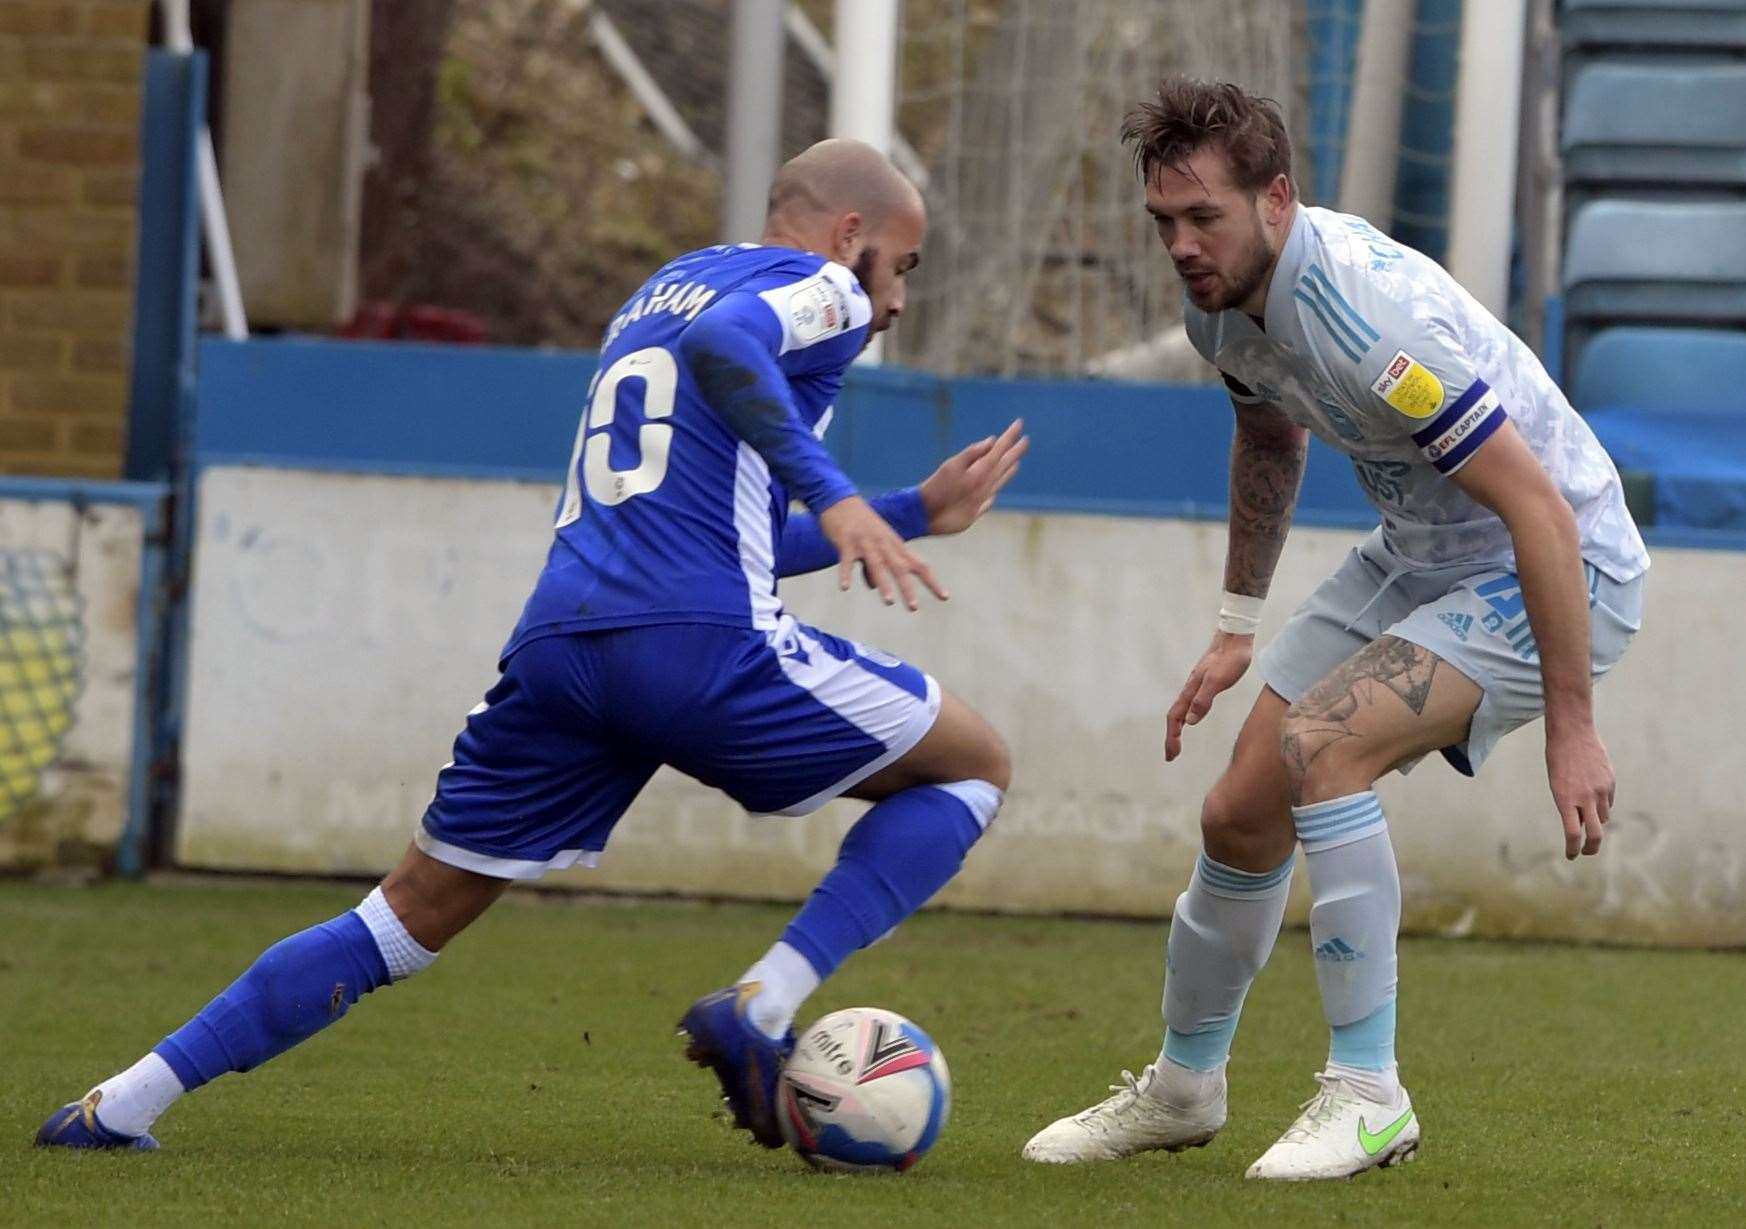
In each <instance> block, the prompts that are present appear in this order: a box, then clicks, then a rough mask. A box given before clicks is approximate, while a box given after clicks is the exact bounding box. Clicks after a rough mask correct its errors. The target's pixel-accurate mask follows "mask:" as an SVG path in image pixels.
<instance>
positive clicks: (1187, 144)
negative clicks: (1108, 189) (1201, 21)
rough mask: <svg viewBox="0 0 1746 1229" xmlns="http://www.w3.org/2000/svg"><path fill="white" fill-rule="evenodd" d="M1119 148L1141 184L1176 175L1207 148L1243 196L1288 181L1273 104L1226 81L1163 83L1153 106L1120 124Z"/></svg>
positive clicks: (1287, 141) (1287, 142)
mask: <svg viewBox="0 0 1746 1229" xmlns="http://www.w3.org/2000/svg"><path fill="white" fill-rule="evenodd" d="M1122 143H1123V144H1130V143H1131V144H1132V145H1133V147H1134V170H1136V171H1137V172H1139V176H1140V179H1141V181H1142V182H1145V181H1149V180H1150V179H1151V178H1152V176H1153V175H1156V174H1157V173H1158V172H1159V171H1160V170H1163V169H1165V168H1174V169H1176V170H1182V169H1183V168H1184V164H1185V163H1186V162H1187V161H1188V159H1189V158H1191V157H1192V156H1193V155H1195V154H1197V153H1199V152H1200V150H1201V149H1203V148H1204V147H1206V146H1208V145H1216V146H1218V147H1219V148H1220V149H1221V150H1223V151H1224V154H1225V156H1226V157H1227V158H1228V159H1229V160H1230V164H1231V178H1232V180H1233V181H1234V182H1235V184H1236V186H1237V187H1239V188H1242V189H1243V190H1244V191H1247V192H1259V191H1261V190H1262V189H1263V188H1265V187H1266V186H1267V185H1268V184H1270V183H1272V182H1273V179H1274V176H1276V175H1284V176H1285V178H1286V179H1287V180H1288V181H1289V180H1290V179H1291V137H1290V136H1289V135H1287V133H1286V131H1285V120H1284V119H1283V118H1282V117H1281V116H1280V114H1279V104H1278V103H1276V102H1274V101H1273V100H1272V99H1271V98H1258V97H1256V96H1255V95H1253V94H1249V93H1247V92H1245V91H1244V89H1243V87H1242V86H1240V85H1234V84H1232V83H1231V82H1229V81H1197V80H1195V79H1194V78H1192V77H1166V78H1164V80H1163V81H1162V82H1160V83H1159V85H1158V99H1157V101H1156V102H1143V103H1141V104H1140V105H1139V106H1137V107H1135V108H1134V109H1133V110H1132V111H1130V112H1128V115H1127V118H1126V119H1124V120H1123V121H1122ZM1296 192H1297V187H1296V184H1295V183H1294V184H1293V185H1292V193H1293V195H1296Z"/></svg>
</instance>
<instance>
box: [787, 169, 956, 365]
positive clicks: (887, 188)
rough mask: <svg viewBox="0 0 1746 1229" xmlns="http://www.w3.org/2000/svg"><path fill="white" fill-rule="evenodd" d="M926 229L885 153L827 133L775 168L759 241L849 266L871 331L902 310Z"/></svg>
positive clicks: (923, 213) (916, 195)
mask: <svg viewBox="0 0 1746 1229" xmlns="http://www.w3.org/2000/svg"><path fill="white" fill-rule="evenodd" d="M927 230H928V210H927V205H926V204H925V203H924V202H923V201H922V195H921V193H920V192H918V191H916V187H915V185H914V184H912V183H910V182H909V180H907V179H905V178H904V176H903V173H902V172H901V171H899V170H898V169H897V168H896V167H895V166H893V165H892V164H891V159H890V158H887V157H886V156H885V155H884V154H882V153H880V152H879V151H878V150H876V149H874V148H873V147H872V146H871V145H868V144H866V143H865V142H863V141H852V140H849V139H847V138H843V137H835V138H832V139H831V140H828V141H820V142H819V143H818V144H817V145H814V146H812V147H811V148H810V149H807V150H804V151H802V152H801V153H799V154H797V155H796V156H794V157H793V158H790V159H789V160H788V161H787V162H786V163H784V164H783V166H782V169H781V170H780V171H778V172H776V182H774V183H772V184H771V185H770V209H769V212H768V213H767V214H766V215H765V217H764V238H763V241H764V242H765V243H768V244H779V245H781V246H784V247H792V248H798V249H800V250H801V251H803V252H814V253H816V254H818V255H820V256H824V257H827V258H828V259H830V260H834V261H836V262H837V263H838V264H840V265H843V266H844V267H845V268H847V269H848V270H849V271H850V272H852V273H853V274H854V275H855V278H856V280H857V281H859V282H860V283H861V288H862V289H863V290H865V291H866V292H867V300H868V302H869V303H870V304H871V306H872V308H873V320H872V326H871V329H870V332H869V336H871V335H872V334H873V333H879V332H882V331H884V330H885V329H887V328H889V327H891V322H892V321H893V320H895V319H896V318H897V317H898V316H899V315H900V314H901V313H902V312H903V305H904V299H905V291H904V284H903V279H904V277H905V276H906V275H907V274H908V273H909V272H910V271H911V270H913V269H914V268H915V267H916V264H917V263H918V262H919V261H920V260H921V245H922V240H923V238H924V237H925V236H926V235H927Z"/></svg>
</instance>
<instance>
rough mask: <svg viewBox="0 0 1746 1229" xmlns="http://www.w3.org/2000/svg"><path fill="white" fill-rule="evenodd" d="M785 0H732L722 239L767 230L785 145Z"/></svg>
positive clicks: (748, 238)
mask: <svg viewBox="0 0 1746 1229" xmlns="http://www.w3.org/2000/svg"><path fill="white" fill-rule="evenodd" d="M782 4H783V0H734V4H733V17H732V22H731V26H732V36H731V38H730V39H729V50H728V97H727V137H726V140H725V142H724V143H725V144H726V146H727V149H726V151H725V153H726V155H727V156H726V157H725V158H724V159H723V171H724V182H723V184H722V211H721V214H722V227H721V229H722V234H721V237H722V241H723V242H724V243H746V242H750V241H753V240H756V239H757V238H758V236H760V235H762V234H763V233H764V209H765V203H766V201H767V200H768V198H769V194H770V181H771V180H772V179H774V178H776V163H777V161H778V157H779V154H780V151H781V146H782V68H783V50H784V47H783V34H782Z"/></svg>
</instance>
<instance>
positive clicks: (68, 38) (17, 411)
mask: <svg viewBox="0 0 1746 1229" xmlns="http://www.w3.org/2000/svg"><path fill="white" fill-rule="evenodd" d="M147 12H148V5H147V3H146V0H5V3H0V471H3V472H6V473H12V474H61V475H76V476H82V477H98V478H101V477H114V476H115V475H116V474H118V473H119V472H120V468H121V450H122V440H123V427H124V415H125V410H126V402H127V371H128V336H129V334H128V325H129V319H130V316H131V312H132V306H133V296H132V285H133V264H134V251H133V248H134V232H135V225H136V220H135V208H134V197H135V189H136V185H137V181H138V177H139V166H138V163H139V149H138V145H139V140H138V134H139V107H140V70H141V64H142V60H143V56H144V46H145V32H146V18H147Z"/></svg>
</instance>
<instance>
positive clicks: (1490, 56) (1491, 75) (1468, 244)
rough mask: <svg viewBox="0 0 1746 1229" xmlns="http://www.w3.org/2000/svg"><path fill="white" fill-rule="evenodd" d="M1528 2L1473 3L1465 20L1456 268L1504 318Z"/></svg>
mask: <svg viewBox="0 0 1746 1229" xmlns="http://www.w3.org/2000/svg"><path fill="white" fill-rule="evenodd" d="M1526 17H1527V0H1487V2H1486V3H1485V4H1483V5H1479V4H1469V5H1467V6H1466V11H1465V12H1464V13H1463V14H1462V20H1461V64H1460V71H1459V74H1458V77H1457V83H1456V93H1455V155H1454V168H1453V171H1452V174H1451V176H1450V179H1451V186H1450V191H1449V259H1448V265H1449V272H1450V273H1452V274H1454V275H1455V280H1456V281H1458V282H1460V283H1461V284H1462V285H1463V286H1465V287H1467V290H1468V293H1470V294H1471V295H1473V297H1474V298H1476V299H1478V300H1479V301H1480V302H1481V303H1483V304H1485V306H1486V307H1487V308H1488V309H1490V311H1491V312H1492V313H1493V314H1494V315H1497V316H1502V315H1503V314H1504V313H1505V311H1506V310H1507V309H1508V307H1509V268H1510V237H1511V229H1512V223H1513V221H1514V219H1515V196H1516V138H1517V134H1518V132H1519V130H1520V127H1521V115H1520V111H1521V97H1522V44H1523V39H1524V35H1525V30H1526Z"/></svg>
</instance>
